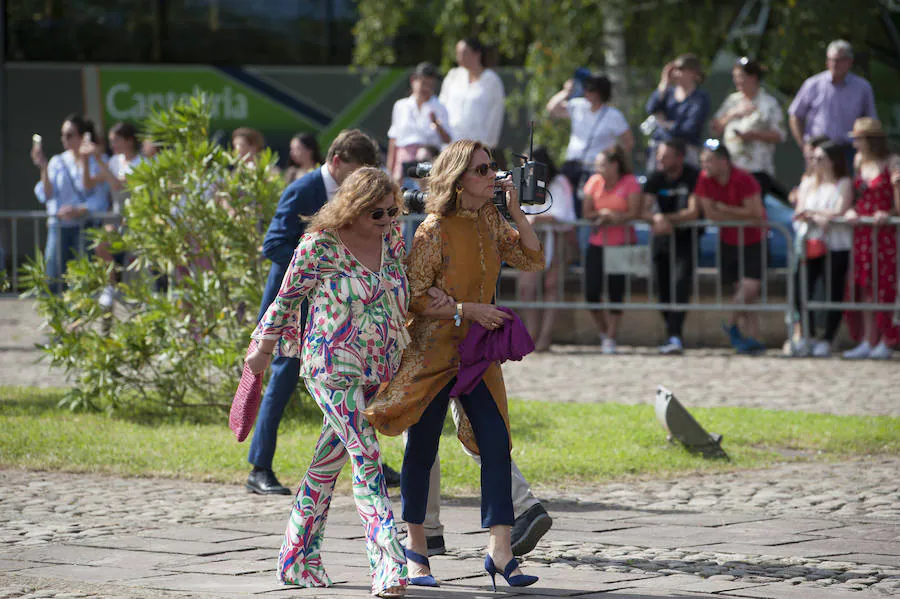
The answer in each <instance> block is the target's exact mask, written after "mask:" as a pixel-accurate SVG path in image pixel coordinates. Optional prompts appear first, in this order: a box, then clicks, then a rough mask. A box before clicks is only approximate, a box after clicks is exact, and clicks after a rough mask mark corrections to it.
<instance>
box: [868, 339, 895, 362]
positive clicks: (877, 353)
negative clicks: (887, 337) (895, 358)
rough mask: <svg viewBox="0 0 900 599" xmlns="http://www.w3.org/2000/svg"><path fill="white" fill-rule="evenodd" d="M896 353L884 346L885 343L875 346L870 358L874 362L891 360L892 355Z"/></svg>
mask: <svg viewBox="0 0 900 599" xmlns="http://www.w3.org/2000/svg"><path fill="white" fill-rule="evenodd" d="M892 353H894V352H893V351H892V350H891V348H889V347H888V346H887V345H885V344H884V341H882V342H881V343H879V344H878V345H876V346H875V349H873V350H872V351H871V352H869V357H870V358H872V359H873V360H890V359H891V354H892Z"/></svg>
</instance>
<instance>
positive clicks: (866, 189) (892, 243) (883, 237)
mask: <svg viewBox="0 0 900 599" xmlns="http://www.w3.org/2000/svg"><path fill="white" fill-rule="evenodd" d="M853 186H854V190H855V192H856V197H857V198H858V199H857V201H856V205H855V206H854V209H855V210H856V213H857V214H858V215H859V216H873V215H874V214H875V213H876V212H878V211H884V212H887V211H889V210H891V209H892V208H893V205H894V189H893V186H892V185H891V174H890V172H889V171H888V169H884V170H883V171H881V173H880V174H879V175H878V176H877V177H875V178H874V179H872V180H871V181H869V182H868V183H866V182H865V181H864V180H863V179H862V178H861V177H858V176H857V177H856V179H855V180H854V181H853ZM873 230H874V235H873ZM876 239H877V246H874V242H875V240H876ZM876 247H877V251H876V252H874V253H877V258H878V259H877V263H876V260H875V259H874V257H873V249H876ZM852 268H853V272H852V278H850V279H848V282H847V296H848V298H849V299H850V300H851V301H857V302H861V301H864V299H865V298H866V296H867V295H868V296H869V297H871V299H870V300H868V301H869V302H874V303H879V304H892V303H894V302H895V301H896V298H897V227H896V226H890V227H873V226H871V225H869V226H865V225H861V226H860V225H857V226H856V227H854V228H853V266H852ZM876 268H877V270H876ZM875 280H877V282H878V285H877V294H876V293H875V289H876V286H875V283H874V281H875ZM851 294H852V296H851ZM845 316H846V322H847V328H848V330H849V331H850V336H851V337H852V338H853V339H854V340H857V341H858V340H860V339H862V337H863V335H864V332H863V328H862V319H861V313H860V312H847V313H846V315H845ZM892 321H893V311H885V312H876V313H875V326H876V328H877V330H878V331H880V332H881V333H882V335H883V338H884V342H885V343H886V344H887V345H888V346H892V347H893V346H895V345H897V342H898V338H900V328H898V327H897V326H896V325H894V324H893V322H892Z"/></svg>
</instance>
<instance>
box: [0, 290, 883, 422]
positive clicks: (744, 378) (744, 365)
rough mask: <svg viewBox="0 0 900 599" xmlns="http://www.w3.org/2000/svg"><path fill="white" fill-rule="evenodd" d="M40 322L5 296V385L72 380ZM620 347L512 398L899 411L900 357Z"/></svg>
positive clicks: (541, 360) (512, 384)
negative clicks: (45, 344)
mask: <svg viewBox="0 0 900 599" xmlns="http://www.w3.org/2000/svg"><path fill="white" fill-rule="evenodd" d="M39 326H40V319H39V318H38V317H37V315H36V314H35V312H34V310H33V308H32V307H31V304H30V302H25V301H20V300H12V299H0V385H33V386H51V385H62V384H65V380H64V379H63V376H62V375H61V374H60V373H57V372H52V373H51V372H50V371H49V368H48V366H47V365H46V364H45V363H43V362H36V361H37V359H38V358H39V357H40V355H41V353H40V352H39V351H37V350H35V349H34V344H35V343H37V342H39V341H41V339H42V335H41V333H40V331H39ZM4 339H5V340H6V341H5V342H4V341H3V340H4ZM622 351H623V353H622V354H620V355H617V356H603V355H601V354H600V353H599V347H591V346H555V347H554V348H553V351H551V352H547V353H540V354H533V355H531V356H528V357H527V358H526V359H525V360H524V361H522V362H508V363H507V364H506V365H504V367H503V370H504V376H505V379H506V384H507V387H508V390H509V393H510V395H511V396H514V397H520V398H523V399H532V400H545V401H576V402H619V403H627V404H638V403H646V402H649V401H652V400H653V397H654V393H655V391H656V385H658V384H662V385H665V386H666V387H668V388H669V389H671V390H672V391H673V392H675V394H676V396H677V397H678V398H679V399H680V400H681V401H682V402H683V403H684V404H685V405H688V406H702V407H716V406H745V407H757V408H770V409H782V410H803V411H809V412H823V413H833V414H871V415H878V414H881V415H891V416H900V401H897V393H896V388H895V383H894V380H895V379H896V377H897V372H900V355H898V357H896V358H894V359H893V360H889V361H881V362H879V361H870V360H865V361H847V360H840V359H837V358H833V359H828V360H821V359H819V360H814V359H802V360H801V359H788V358H784V357H782V356H780V355H778V354H777V353H775V352H770V353H769V354H767V355H766V356H761V357H755V358H754V357H747V356H734V355H733V354H732V353H731V352H728V351H724V350H691V351H688V352H687V355H685V356H666V357H663V356H659V355H657V354H656V353H655V349H654V348H639V349H637V348H623V349H622ZM897 353H898V354H900V352H897ZM48 373H49V376H48Z"/></svg>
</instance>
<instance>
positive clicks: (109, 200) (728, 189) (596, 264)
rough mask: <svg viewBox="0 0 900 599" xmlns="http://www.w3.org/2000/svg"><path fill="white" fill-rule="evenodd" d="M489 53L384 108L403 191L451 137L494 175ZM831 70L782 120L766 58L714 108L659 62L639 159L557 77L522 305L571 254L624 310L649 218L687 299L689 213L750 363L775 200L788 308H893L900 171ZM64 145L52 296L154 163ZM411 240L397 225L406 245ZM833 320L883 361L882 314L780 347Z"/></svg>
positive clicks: (589, 87)
mask: <svg viewBox="0 0 900 599" xmlns="http://www.w3.org/2000/svg"><path fill="white" fill-rule="evenodd" d="M485 55H486V51H485V48H484V46H483V45H482V44H481V43H480V42H479V41H478V40H477V39H464V40H460V41H459V42H458V44H457V45H456V49H455V58H456V63H457V66H456V67H454V68H452V69H451V70H450V71H449V72H448V73H447V74H446V76H444V77H443V79H442V78H441V74H440V72H439V71H438V69H437V67H435V66H434V65H432V64H430V63H421V64H419V65H417V66H416V68H415V69H414V71H413V74H412V76H411V77H410V79H409V95H408V96H406V97H403V98H401V99H399V100H397V102H396V103H395V104H394V106H393V111H392V116H391V123H390V128H389V130H388V131H387V138H388V145H387V151H386V157H385V162H386V165H385V168H386V170H387V171H388V172H389V173H390V174H391V175H392V176H393V177H394V178H395V180H397V181H398V182H401V183H403V184H404V186H407V187H415V186H416V185H417V184H418V182H417V181H414V180H410V178H409V177H408V175H407V173H406V167H408V165H410V164H412V163H416V162H423V161H430V160H433V159H434V158H435V157H436V156H437V154H438V153H439V152H440V151H441V149H442V148H443V147H444V146H446V145H447V144H448V143H450V142H451V141H453V140H455V139H463V138H470V139H475V140H477V141H480V142H481V143H483V144H484V145H485V146H486V147H487V148H491V149H494V150H495V152H494V159H495V160H496V161H497V162H498V163H499V164H500V168H503V167H504V166H505V155H504V152H503V151H502V150H500V148H499V144H500V139H501V134H502V130H503V124H504V123H503V121H504V113H505V109H504V102H505V93H504V88H503V83H502V81H501V79H500V77H499V76H498V74H497V73H496V72H495V71H493V70H492V69H490V68H488V67H487V66H486V62H485ZM826 66H827V68H826V70H825V71H823V72H821V73H818V74H816V75H814V76H812V77H810V78H809V79H808V80H806V82H805V83H804V84H803V85H802V86H801V88H800V89H799V90H798V92H797V94H796V96H795V97H794V99H793V101H792V102H791V104H790V107H789V109H788V111H787V114H788V118H787V119H785V111H784V109H783V107H782V106H781V105H780V103H779V101H778V100H777V99H776V98H775V96H774V95H772V94H770V93H769V92H768V91H766V89H765V88H764V87H763V81H764V79H765V74H766V67H765V65H763V64H762V63H761V62H759V61H757V60H755V59H753V58H751V57H742V58H740V59H738V60H737V61H736V62H735V64H734V65H733V68H732V72H731V75H732V80H733V83H734V92H733V93H731V94H730V95H728V96H727V97H726V98H725V100H724V102H722V104H721V106H719V107H718V108H715V109H714V108H712V107H711V102H710V97H709V94H708V93H707V91H706V90H705V89H703V87H702V84H703V83H704V81H705V79H706V73H705V70H704V67H703V63H702V61H701V60H700V59H699V58H698V57H697V56H695V55H693V54H683V55H680V56H678V57H677V58H675V59H674V60H672V61H671V62H669V63H667V64H666V65H665V66H664V68H663V69H662V72H661V75H660V80H659V84H658V86H657V87H656V89H654V90H653V92H652V94H651V95H650V97H649V98H648V99H647V102H646V106H645V110H646V115H647V116H646V120H644V122H643V123H641V124H640V127H639V128H638V129H639V130H640V131H641V132H642V133H643V134H644V135H645V136H646V140H645V141H646V144H644V145H645V146H646V156H645V157H644V156H642V155H640V154H637V155H636V151H635V146H636V143H635V137H634V135H633V133H632V126H631V125H630V124H629V122H628V120H627V119H626V117H625V114H624V113H623V111H622V110H620V109H619V108H617V107H616V106H615V101H614V85H613V82H612V81H611V80H610V79H609V78H608V77H606V76H605V75H603V74H600V73H590V72H587V73H584V70H583V69H582V70H580V76H579V77H578V78H577V80H576V79H575V78H573V79H570V80H568V81H566V82H565V84H564V85H563V86H562V88H561V89H560V90H559V91H558V92H557V93H555V94H554V95H553V96H552V97H551V98H550V99H549V100H548V102H547V104H546V107H545V111H546V116H548V117H549V118H552V119H559V120H567V121H569V123H568V126H569V141H568V144H567V146H566V149H565V154H564V156H563V157H562V158H563V159H562V160H561V161H559V162H557V161H556V160H554V159H553V157H552V156H551V155H550V153H549V152H548V151H547V149H546V148H545V147H540V148H539V149H538V151H537V152H536V157H537V158H538V159H539V160H540V161H541V162H544V163H545V164H547V165H548V167H549V181H548V183H549V185H548V186H549V189H550V191H551V197H552V198H553V202H552V205H551V207H550V208H549V209H548V210H546V211H544V212H543V213H541V214H535V215H533V216H531V217H530V219H531V220H532V222H535V223H540V224H544V225H548V228H547V230H546V232H545V233H544V234H543V235H544V236H543V243H544V246H545V251H546V257H547V264H546V270H545V272H544V274H543V275H542V276H535V275H533V274H528V275H522V276H521V277H520V278H519V292H520V297H521V298H522V299H525V300H531V299H542V300H544V301H555V300H558V299H560V298H558V297H557V295H558V289H559V288H560V286H559V284H558V283H559V277H560V276H563V275H564V274H565V272H563V271H561V268H560V266H559V265H560V264H563V265H566V264H568V263H569V262H570V261H571V255H572V254H573V250H574V253H576V254H578V255H579V257H578V258H576V261H577V262H580V264H581V266H582V267H583V272H584V277H585V279H584V289H585V300H586V301H588V302H605V303H607V304H613V305H615V304H621V303H623V302H626V301H627V299H626V297H625V296H626V293H625V288H626V286H627V285H628V284H629V283H627V279H626V276H625V275H624V274H621V273H619V272H614V271H610V268H609V265H610V264H612V263H613V262H614V260H611V259H610V255H614V254H616V253H617V252H618V253H619V255H622V254H621V252H622V248H628V247H630V246H633V245H634V244H636V242H637V237H636V234H635V229H634V223H635V221H644V222H646V223H647V225H648V227H649V229H650V233H651V243H650V245H651V248H650V256H651V260H652V268H651V271H652V275H651V278H652V279H653V283H652V284H651V289H652V290H653V292H654V294H655V296H656V298H657V299H658V300H659V302H660V303H661V304H670V303H673V304H682V305H683V304H687V303H689V302H690V301H691V295H692V291H693V280H694V276H695V271H696V269H697V267H698V263H699V257H698V247H699V238H700V237H701V236H702V235H703V234H704V233H705V231H706V230H705V229H704V227H703V226H700V225H689V226H685V224H686V223H694V222H696V221H698V220H700V219H706V220H708V221H721V222H723V223H726V222H727V223H728V224H727V225H725V226H722V227H721V228H720V229H719V230H718V247H717V248H716V265H717V267H718V272H719V277H720V281H721V284H722V285H723V286H725V287H726V288H729V289H730V291H729V293H730V294H731V301H732V302H733V303H734V304H738V305H741V306H742V308H741V309H739V310H736V311H735V312H734V313H733V314H732V315H731V317H730V319H728V320H727V321H726V322H725V323H723V328H724V331H725V333H726V335H727V336H728V339H729V341H730V343H731V344H732V345H733V347H734V348H735V349H736V350H737V351H738V352H740V353H751V354H752V353H756V352H759V351H761V350H762V349H764V346H763V343H762V342H761V337H760V331H759V323H758V318H756V315H755V314H754V313H753V312H748V311H747V310H746V309H745V307H746V305H749V304H753V303H755V302H757V301H758V299H759V296H760V291H761V287H762V281H763V279H764V278H765V277H766V268H767V255H766V254H767V248H766V245H767V244H766V243H764V241H763V240H764V238H765V236H766V235H767V229H766V228H765V226H760V225H761V223H762V221H765V220H766V217H767V214H766V201H767V197H770V196H771V197H774V198H776V199H783V201H784V202H786V203H790V204H791V206H792V207H793V210H794V227H795V230H796V237H797V239H803V240H805V243H804V244H803V246H802V247H798V248H797V250H798V252H797V253H798V254H799V255H800V256H801V257H803V259H804V260H805V262H804V266H805V268H804V269H800V268H799V262H798V263H797V264H792V265H790V266H791V267H792V268H794V273H793V275H792V276H794V277H795V282H796V283H795V285H796V289H797V293H796V294H795V296H796V297H795V299H796V301H797V309H798V314H799V313H800V311H802V310H803V304H804V302H805V301H806V299H807V298H808V297H811V296H812V294H813V293H814V292H815V291H816V290H817V289H818V288H820V287H822V288H824V289H825V295H826V296H827V300H828V301H830V302H833V303H838V302H841V301H843V300H845V299H846V300H850V299H852V300H854V301H859V302H868V303H872V302H877V303H880V304H891V303H893V302H895V301H896V298H897V286H898V282H897V255H896V244H897V231H896V229H895V228H894V227H888V226H880V227H879V226H877V225H878V224H880V223H881V221H883V220H884V219H886V218H888V217H891V216H897V215H898V214H900V160H897V159H896V158H893V159H892V157H891V155H890V153H889V152H888V147H887V136H886V133H885V131H884V129H883V128H882V126H881V124H880V122H879V121H878V120H877V114H876V109H875V103H874V95H873V91H872V87H871V85H870V84H869V83H868V81H866V80H865V79H864V78H862V77H861V76H859V75H856V74H854V73H853V72H852V67H853V48H852V47H851V45H850V44H849V43H847V42H846V41H843V40H837V41H834V42H832V43H831V44H830V45H829V46H828V48H827V52H826ZM438 89H440V91H439V92H438ZM786 122H787V125H788V126H789V131H790V133H791V135H792V137H793V139H794V141H795V142H796V143H797V144H798V146H800V148H801V149H802V151H803V155H804V158H805V160H806V170H805V173H804V175H803V178H802V179H801V181H800V182H799V184H798V185H797V186H796V187H794V189H793V190H791V191H790V193H785V192H784V191H783V190H782V189H781V186H780V185H779V183H778V182H777V181H776V178H775V175H776V171H775V169H776V162H775V151H776V147H777V146H778V144H781V143H784V142H786V140H787V139H788V127H786ZM61 134H62V141H63V147H64V152H63V153H61V154H59V155H57V156H54V157H52V158H51V159H50V160H47V158H46V157H45V156H44V154H43V150H42V147H41V144H40V141H39V140H36V141H35V144H34V146H33V149H32V159H33V161H34V163H35V165H36V166H38V167H39V169H40V181H39V182H38V184H37V185H36V186H35V194H36V196H37V198H38V200H39V201H40V202H42V203H43V204H45V205H46V207H47V213H48V216H49V219H48V227H49V234H48V241H47V247H46V250H45V254H46V257H47V269H48V274H49V276H50V277H51V278H52V279H53V280H54V288H55V289H58V288H59V284H60V283H59V281H60V279H61V276H62V274H63V273H64V271H65V262H66V259H67V257H69V256H71V255H74V254H76V253H78V252H79V251H81V250H82V249H83V247H84V242H83V238H82V237H83V234H84V230H85V228H89V227H93V226H103V225H104V224H103V223H100V222H98V221H97V220H96V219H94V218H93V217H92V215H93V214H100V213H104V212H107V211H112V212H120V210H121V204H122V201H123V196H122V191H121V190H122V187H123V182H124V180H125V178H126V177H127V176H128V174H129V172H130V171H131V170H132V169H133V168H134V167H135V166H136V165H137V164H139V163H140V161H141V160H145V159H147V158H148V156H149V155H151V154H152V153H153V152H155V148H154V146H153V144H152V142H150V141H149V140H144V142H143V144H142V143H141V141H140V140H139V139H138V138H137V134H136V131H135V130H134V128H133V127H132V126H131V125H129V124H126V123H119V124H117V125H115V126H114V127H112V128H111V129H110V131H109V135H108V143H109V154H111V157H107V153H105V151H104V148H103V146H104V144H102V143H100V141H102V140H95V139H94V138H93V136H94V135H95V132H94V128H93V125H92V124H91V123H90V122H89V121H87V120H86V119H84V118H82V117H80V116H78V115H71V116H69V117H67V118H66V119H65V120H64V122H63V125H62V128H61ZM708 135H709V137H707V136H708ZM231 142H232V147H233V150H234V152H235V154H236V155H237V156H238V157H240V158H242V159H243V160H246V161H247V162H251V163H252V161H253V160H254V156H255V155H256V154H257V153H258V152H259V151H261V150H262V149H263V148H264V147H265V141H264V139H263V137H262V135H261V134H260V133H259V132H258V131H256V130H254V129H250V128H246V127H242V128H239V129H236V130H235V131H234V132H233V134H232V138H231ZM635 161H636V162H637V163H638V165H640V166H645V168H644V173H645V175H646V176H644V177H640V176H639V175H640V173H636V172H635V168H634V167H633V163H634V162H635ZM287 163H288V164H287V167H286V169H285V170H284V172H283V175H284V178H285V181H286V183H288V184H289V183H291V182H293V181H295V180H297V179H299V178H300V177H302V176H303V175H304V174H306V173H308V172H310V171H313V170H315V169H316V168H319V167H320V166H321V165H322V163H323V158H322V154H321V151H320V149H319V146H318V141H317V139H316V137H315V135H313V134H310V133H303V134H298V135H297V136H295V137H294V138H293V139H292V140H291V143H290V153H289V156H288V160H287ZM560 163H561V164H560ZM557 164H560V166H559V168H557V166H556V165H557ZM640 166H639V168H640ZM865 217H871V218H873V219H875V220H876V221H877V222H876V223H875V225H876V226H875V227H873V225H872V224H871V223H870V222H869V221H868V220H867V221H865V222H864V223H862V224H860V223H856V222H853V221H856V220H858V219H860V218H865ZM578 219H588V220H591V221H593V222H592V226H590V227H589V226H580V227H573V226H570V227H568V228H567V226H566V225H572V223H574V222H575V221H577V220H578ZM848 221H849V222H848ZM106 226H111V225H108V224H107V225H106ZM412 232H413V231H412V229H411V228H410V230H408V231H406V236H407V237H408V238H409V237H411V235H412ZM97 253H98V255H100V256H101V258H103V259H105V260H114V259H117V257H114V256H110V255H109V253H108V252H107V251H105V249H104V248H102V247H101V248H98V252H97ZM554 255H556V256H562V257H563V258H562V259H560V260H556V259H554V258H553V256H554ZM804 273H805V277H803V276H801V275H803V274H804ZM114 282H115V281H114V280H112V279H111V281H110V286H109V287H108V288H107V290H105V291H104V294H103V296H102V297H101V304H103V305H104V306H108V305H111V302H112V295H111V293H112V289H113V287H112V285H113V283H114ZM613 308H614V309H610V310H593V311H591V314H592V316H593V318H594V321H595V323H596V326H597V331H598V336H599V341H600V344H601V347H602V351H603V352H604V353H608V354H611V353H615V352H616V337H617V333H618V328H619V321H620V318H621V314H622V311H621V310H619V309H615V306H613ZM553 313H554V311H553V310H547V311H543V312H539V311H529V312H527V316H526V318H525V322H526V324H527V326H528V328H529V330H530V331H531V332H532V335H533V336H534V338H535V340H536V345H537V348H538V349H539V350H545V349H547V348H549V346H550V341H551V335H552V329H553ZM662 317H663V320H664V323H665V330H666V337H665V342H664V343H663V344H662V345H661V346H660V351H661V352H662V353H665V354H670V353H680V352H682V351H683V349H684V323H685V318H686V313H685V312H684V311H681V310H676V309H666V310H663V311H662ZM817 320H819V321H821V322H822V323H824V335H823V336H822V337H817V336H816V334H815V333H816V321H817ZM842 322H845V323H846V324H847V326H848V330H849V332H850V334H851V336H852V337H853V338H854V339H855V340H857V341H858V343H859V345H858V346H857V347H855V348H854V349H853V350H851V351H848V352H846V353H845V354H844V355H845V357H847V358H863V357H873V358H883V357H889V356H890V355H891V348H892V347H893V346H894V345H895V344H896V343H897V337H898V330H897V326H896V324H895V323H894V322H893V320H892V315H891V314H889V313H887V312H883V313H882V312H874V311H863V312H861V313H858V312H857V313H847V315H846V317H845V316H844V314H843V313H842V312H841V311H839V310H831V311H828V312H826V313H824V314H821V315H817V314H815V313H813V314H812V315H811V318H810V319H809V323H808V326H807V329H806V330H804V328H803V327H801V326H800V323H799V320H798V324H797V326H796V328H795V330H794V331H793V336H792V339H791V342H790V347H791V349H792V351H793V352H794V353H797V354H801V355H810V354H811V355H814V356H827V355H830V353H831V351H832V348H833V345H834V342H835V339H836V336H837V332H838V329H839V327H840V325H841V323H842Z"/></svg>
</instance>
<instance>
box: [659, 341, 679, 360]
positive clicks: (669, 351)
mask: <svg viewBox="0 0 900 599" xmlns="http://www.w3.org/2000/svg"><path fill="white" fill-rule="evenodd" d="M659 353H661V354H662V355H664V356H669V355H676V354H682V353H684V344H683V343H682V342H681V339H679V338H678V337H669V341H668V343H666V344H665V345H660V346H659Z"/></svg>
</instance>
